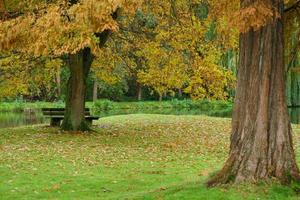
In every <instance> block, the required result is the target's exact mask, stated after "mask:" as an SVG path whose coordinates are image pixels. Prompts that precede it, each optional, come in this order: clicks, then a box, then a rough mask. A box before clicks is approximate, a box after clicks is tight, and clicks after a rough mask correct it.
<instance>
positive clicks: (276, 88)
mask: <svg viewBox="0 0 300 200" xmlns="http://www.w3.org/2000/svg"><path fill="white" fill-rule="evenodd" d="M245 2H246V0H245V1H244V0H242V1H241V5H242V7H243V6H245ZM247 2H248V3H249V1H247ZM251 2H254V0H252V1H251ZM272 2H273V3H274V7H275V8H278V11H279V12H280V13H282V12H283V1H282V0H274V1H272ZM283 58H284V46H283V23H282V18H280V19H277V20H274V21H273V22H272V23H270V24H267V25H266V26H264V27H262V28H260V29H259V30H257V31H253V30H250V31H249V32H247V33H244V34H241V37H240V68H239V72H238V84H237V92H236V99H235V105H234V114H233V120H232V136H231V146H230V154H229V158H228V160H227V161H226V163H225V165H224V167H223V169H222V170H221V171H220V172H219V173H218V174H217V175H216V176H214V177H213V178H212V179H211V180H209V181H208V183H207V184H208V186H214V185H218V184H223V183H229V182H234V183H239V182H243V181H258V180H266V179H270V178H277V179H278V180H280V181H282V182H284V183H289V182H290V181H291V180H292V179H296V180H299V170H298V167H297V164H296V161H295V154H294V149H293V141H292V134H291V125H290V121H289V117H288V110H287V105H286V101H285V91H284V89H285V82H284V75H285V74H284V72H285V68H284V59H283Z"/></svg>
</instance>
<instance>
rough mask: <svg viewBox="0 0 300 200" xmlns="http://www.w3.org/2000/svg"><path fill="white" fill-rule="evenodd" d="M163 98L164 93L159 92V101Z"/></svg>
mask: <svg viewBox="0 0 300 200" xmlns="http://www.w3.org/2000/svg"><path fill="white" fill-rule="evenodd" d="M162 100H163V95H162V94H159V98H158V101H160V102H161V101H162Z"/></svg>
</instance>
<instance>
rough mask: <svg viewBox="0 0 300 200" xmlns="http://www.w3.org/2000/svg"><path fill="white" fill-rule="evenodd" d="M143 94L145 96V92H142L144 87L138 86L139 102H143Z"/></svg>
mask: <svg viewBox="0 0 300 200" xmlns="http://www.w3.org/2000/svg"><path fill="white" fill-rule="evenodd" d="M142 94H143V90H142V86H141V84H139V83H138V84H137V99H138V101H142Z"/></svg>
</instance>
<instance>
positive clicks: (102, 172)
mask: <svg viewBox="0 0 300 200" xmlns="http://www.w3.org/2000/svg"><path fill="white" fill-rule="evenodd" d="M95 129H96V130H97V132H94V133H90V134H80V133H63V132H60V131H59V130H58V129H55V128H49V127H41V126H36V127H23V128H12V129H0V149H1V151H0V174H1V176H0V183H1V184H0V196H1V199H101V200H102V199H103V200H106V199H148V200H150V199H151V200H152V199H169V200H176V199H178V200H179V199H180V200H182V199H188V200H190V199H199V200H205V199H207V200H218V199H222V200H226V199H228V200H238V199H243V200H246V199H249V200H250V199H251V200H252V199H260V200H263V199H270V200H271V199H272V200H273V199H276V200H286V199H290V200H296V199H299V198H300V196H299V194H297V191H299V188H298V187H297V186H295V185H294V186H292V187H286V186H281V185H279V184H277V183H268V184H267V183H261V184H259V185H258V186H254V185H240V186H233V187H229V186H223V187H218V188H214V189H207V188H205V187H204V182H205V180H206V179H207V178H208V176H209V174H211V173H213V172H215V170H217V169H219V168H220V167H221V166H222V164H223V162H224V161H225V158H226V156H227V152H228V145H229V142H228V141H229V136H230V120H229V119H222V118H210V117H205V116H163V115H127V116H114V117H108V118H102V119H101V120H99V121H98V122H97V126H96V127H95ZM294 136H295V139H294V140H295V142H296V150H297V155H299V154H300V146H299V145H300V142H299V141H300V126H294ZM298 160H299V157H298Z"/></svg>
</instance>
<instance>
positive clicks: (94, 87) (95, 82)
mask: <svg viewBox="0 0 300 200" xmlns="http://www.w3.org/2000/svg"><path fill="white" fill-rule="evenodd" d="M97 100H98V83H97V81H96V80H95V81H94V86H93V102H95V101H97Z"/></svg>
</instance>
